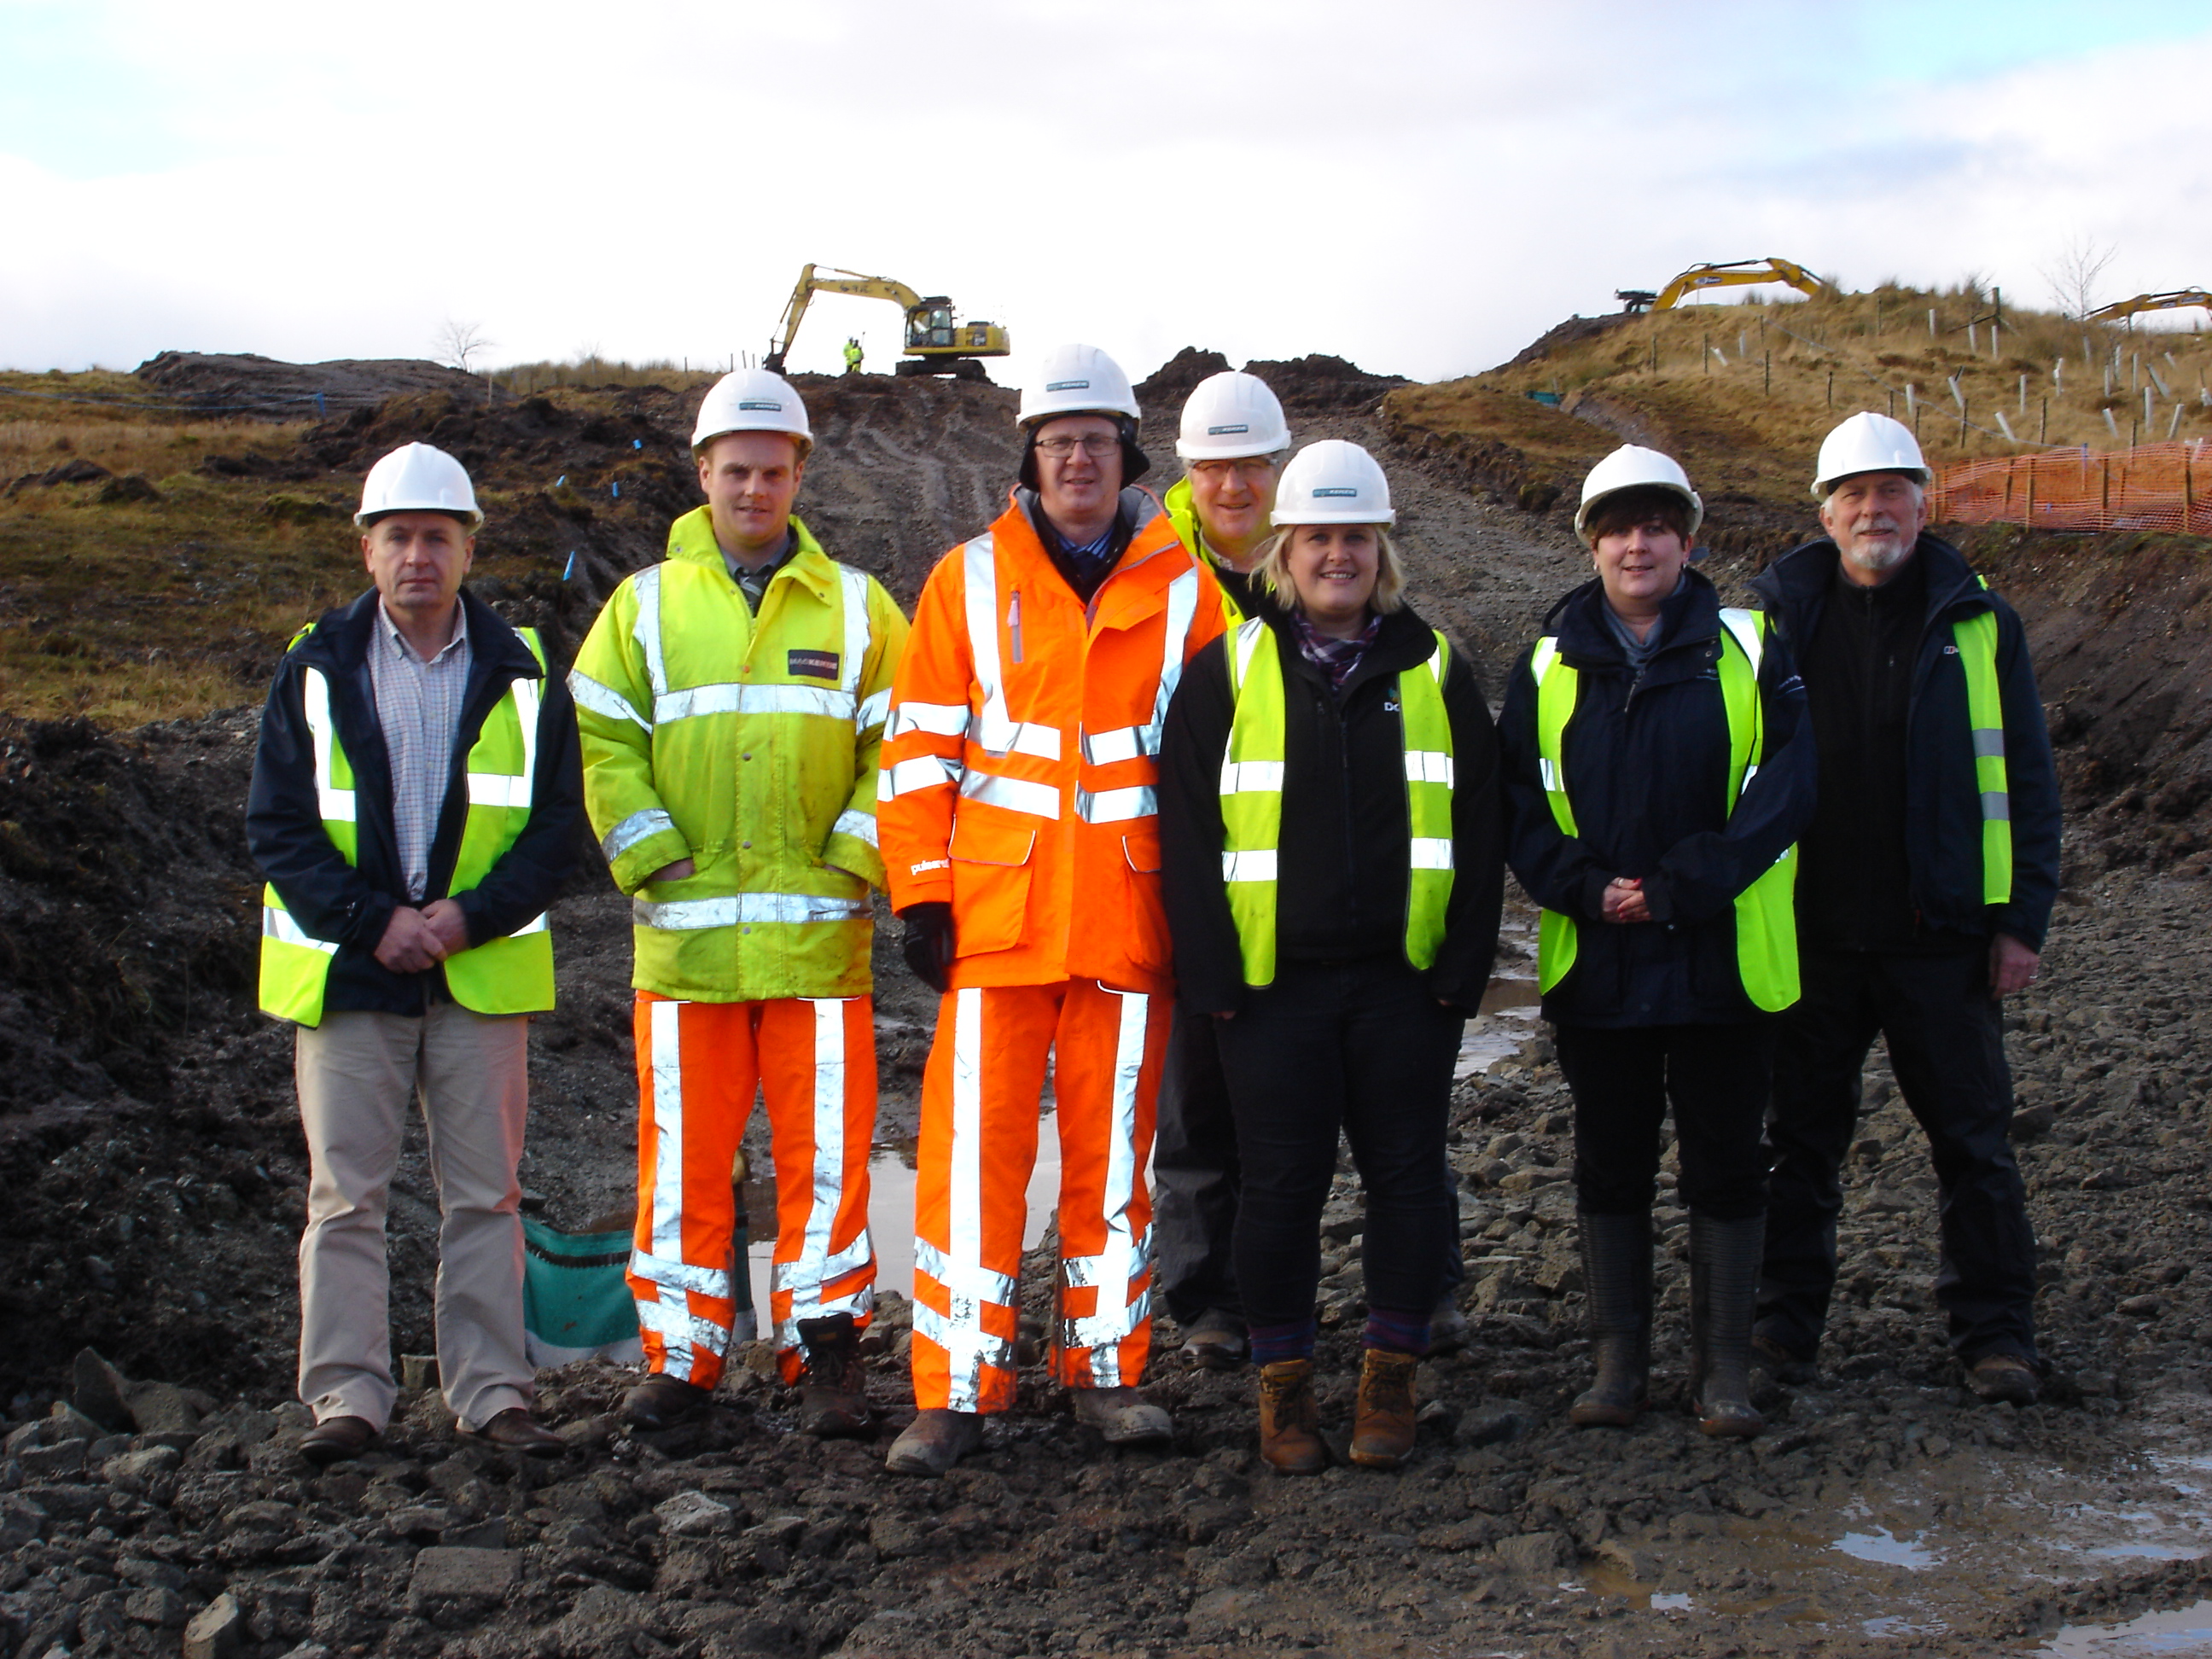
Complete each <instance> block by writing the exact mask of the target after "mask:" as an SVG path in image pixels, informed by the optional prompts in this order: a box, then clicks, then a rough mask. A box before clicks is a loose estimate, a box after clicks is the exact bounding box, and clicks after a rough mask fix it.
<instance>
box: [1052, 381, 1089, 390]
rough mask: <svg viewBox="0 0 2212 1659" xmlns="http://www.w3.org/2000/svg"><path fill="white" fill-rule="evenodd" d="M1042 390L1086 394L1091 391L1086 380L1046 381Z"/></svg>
mask: <svg viewBox="0 0 2212 1659" xmlns="http://www.w3.org/2000/svg"><path fill="white" fill-rule="evenodd" d="M1044 389H1045V390H1046V391H1047V392H1088V391H1090V390H1091V382H1090V381H1088V380H1048V381H1046V382H1045V387H1044Z"/></svg>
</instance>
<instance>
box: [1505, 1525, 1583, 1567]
mask: <svg viewBox="0 0 2212 1659" xmlns="http://www.w3.org/2000/svg"><path fill="white" fill-rule="evenodd" d="M1497 1553H1498V1565H1499V1566H1501V1567H1504V1568H1506V1569H1507V1570H1508V1571H1512V1572H1526V1573H1546V1572H1556V1571H1559V1569H1560V1568H1561V1567H1566V1566H1571V1565H1574V1559H1575V1547H1574V1544H1573V1542H1572V1541H1571V1540H1570V1539H1569V1538H1568V1537H1567V1535H1566V1534H1565V1533H1563V1532H1524V1533H1522V1534H1521V1535H1520V1536H1519V1537H1517V1538H1507V1539H1504V1540H1501V1541H1499V1543H1498V1552H1497Z"/></svg>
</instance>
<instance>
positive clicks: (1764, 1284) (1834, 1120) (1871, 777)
mask: <svg viewBox="0 0 2212 1659" xmlns="http://www.w3.org/2000/svg"><path fill="white" fill-rule="evenodd" d="M1928 477H1929V474H1928V469H1927V465H1926V464H1925V462H1924V461H1923V459H1922V457H1921V454H1920V449H1919V446H1918V445H1917V443H1915V442H1914V441H1913V438H1912V435H1911V432H1910V431H1908V430H1907V429H1906V428H1905V427H1904V426H1902V425H1900V424H1899V422H1895V421H1893V420H1889V419H1887V417H1885V416H1880V415H1874V414H1860V415H1855V416H1852V417H1851V418H1850V420H1848V421H1846V422H1844V423H1843V424H1842V425H1841V426H1839V427H1838V428H1836V429H1835V430H1834V431H1833V432H1832V433H1831V434H1830V435H1828V439H1827V441H1826V443H1824V444H1823V445H1822V446H1821V450H1820V468H1819V480H1818V482H1817V483H1815V485H1814V494H1815V495H1818V496H1819V497H1820V501H1821V506H1820V522H1821V525H1822V526H1823V528H1825V529H1826V532H1828V533H1827V535H1826V537H1825V538H1821V539H1820V540H1817V541H1813V542H1808V543H1807V544H1805V545H1803V546H1802V547H1799V548H1797V549H1796V550H1793V551H1791V552H1790V553H1787V554H1785V555H1784V556H1782V557H1781V558H1780V559H1778V560H1777V561H1776V562H1775V563H1774V564H1773V565H1772V566H1771V568H1769V569H1768V570H1767V571H1766V572H1765V574H1763V575H1761V576H1760V577H1759V579H1758V580H1756V581H1755V582H1753V589H1754V591H1755V592H1758V593H1759V594H1760V595H1761V596H1762V598H1763V599H1764V600H1765V605H1766V606H1767V609H1768V611H1769V614H1770V615H1771V616H1772V617H1774V618H1775V621H1776V623H1777V625H1778V629H1779V631H1780V632H1781V634H1782V635H1783V636H1784V638H1786V639H1787V640H1789V641H1790V647H1791V649H1792V651H1793V652H1794V653H1796V662H1797V667H1798V671H1799V672H1800V673H1801V674H1802V676H1803V677H1804V680H1805V685H1806V691H1807V696H1808V704H1809V708H1810V713H1811V717H1812V721H1813V727H1814V737H1815V740H1816V744H1817V747H1818V750H1819V754H1820V792H1819V799H1820V805H1819V807H1818V809H1817V811H1815V814H1814V821H1813V824H1812V827H1811V828H1810V829H1808V830H1807V832H1806V833H1805V836H1804V837H1803V839H1802V842H1801V843H1800V853H1801V856H1802V866H1801V869H1800V872H1799V875H1798V881H1797V912H1798V935H1799V947H1800V960H1801V969H1802V976H1803V986H1804V996H1803V1000H1802V1001H1800V1002H1799V1003H1798V1005H1797V1006H1796V1007H1795V1008H1793V1009H1792V1010H1790V1012H1789V1013H1788V1014H1787V1015H1786V1016H1785V1017H1784V1028H1783V1036H1782V1043H1781V1048H1780V1051H1779V1053H1778V1055H1777V1057H1776V1062H1775V1071H1774V1085H1775V1086H1774V1098H1773V1103H1772V1106H1771V1111H1770V1115H1769V1123H1768V1133H1769V1135H1770V1137H1771V1139H1772V1141H1773V1145H1774V1154H1775V1163H1774V1169H1773V1174H1772V1176H1771V1180H1770V1182H1769V1187H1768V1198H1767V1220H1766V1249H1765V1264H1764V1267H1763V1269H1762V1273H1761V1279H1760V1286H1759V1332H1758V1336H1757V1338H1756V1339H1755V1340H1756V1342H1757V1345H1758V1346H1759V1349H1760V1351H1761V1352H1762V1353H1763V1354H1764V1355H1765V1358H1766V1359H1767V1360H1768V1362H1769V1363H1770V1364H1772V1365H1773V1366H1774V1368H1775V1369H1776V1370H1777V1371H1778V1374H1780V1375H1781V1376H1783V1377H1784V1380H1791V1379H1793V1378H1802V1377H1803V1376H1807V1375H1808V1374H1809V1367H1810V1365H1811V1364H1812V1361H1813V1359H1814V1355H1815V1353H1816V1351H1817V1349H1818V1346H1819V1343H1820V1334H1821V1329H1822V1327H1823V1325H1824V1324H1825V1323H1826V1317H1827V1311H1828V1302H1829V1297H1830V1295H1831V1293H1832V1290H1833V1288H1834V1285H1835V1279H1836V1217H1837V1213H1838V1210H1839V1209H1840V1208H1841V1206H1842V1193H1841V1190H1840V1188H1839V1187H1838V1169H1839V1167H1840V1165H1841V1164H1842V1161H1843V1157H1844V1152H1845V1150H1846V1149H1847V1148H1848V1147H1849V1146H1850V1141H1851V1137H1852V1134H1853V1133H1854V1132H1855V1129H1856V1127H1857V1115H1858V1103H1859V1077H1860V1070H1861V1067H1862V1066H1863V1064H1864V1061H1865V1059H1866V1054H1867V1050H1868V1048H1869V1047H1870V1046H1871V1044H1872V1042H1873V1041H1874V1038H1875V1036H1876V1035H1877V1034H1880V1035H1881V1036H1883V1037H1885V1038H1886V1039H1887V1043H1888V1047H1889V1054H1890V1059H1891V1063H1892V1064H1893V1066H1895V1068H1896V1074H1897V1083H1898V1087H1899V1091H1901V1092H1902V1093H1903V1095H1904V1097H1905V1104H1906V1105H1907V1106H1908V1107H1909V1108H1911V1111H1912V1113H1913V1115H1914V1116H1915V1117H1916V1118H1917V1119H1918V1120H1919V1121H1920V1125H1921V1127H1922V1128H1923V1130H1924V1131H1925V1132H1926V1133H1927V1136H1928V1140H1929V1150H1930V1152H1931V1153H1932V1155H1933V1159H1934V1163H1935V1168H1936V1181H1937V1183H1938V1187H1939V1189H1940V1193H1941V1225H1942V1263H1941V1267H1940V1269H1939V1271H1938V1273H1937V1275H1936V1301H1937V1303H1938V1304H1940V1305H1941V1306H1942V1310H1943V1312H1944V1315H1945V1317H1946V1321H1947V1323H1948V1335H1949V1340H1950V1342H1951V1346H1952V1348H1953V1350H1954V1352H1956V1353H1957V1354H1958V1356H1959V1358H1960V1363H1961V1364H1962V1365H1963V1366H1964V1367H1965V1368H1966V1374H1967V1379H1968V1382H1969V1384H1970V1385H1971V1386H1972V1389H1973V1390H1974V1392H1975V1393H1976V1394H1977V1395H1980V1396H1981V1397H1982V1398H1983V1399H1984V1400H1990V1401H1996V1400H2009V1401H2015V1402H2019V1403H2026V1402H2028V1401H2033V1399H2034V1398H2035V1393H2036V1386H2037V1376H2038V1368H2039V1359H2038V1358H2037V1353H2036V1346H2035V1329H2034V1313H2033V1301H2034V1294H2035V1240H2034V1236H2033V1231H2031V1229H2030V1227H2029V1225H2028V1220H2027V1197H2026V1193H2025V1190H2024V1188H2022V1185H2021V1176H2020V1170H2019V1166H2018V1164H2016V1162H2015V1159H2014V1158H2013V1153H2012V1148H2011V1144H2010V1138H2009V1131H2010V1127H2011V1122H2012V1079H2011V1076H2010V1074H2009V1073H2008V1071H2007V1069H2006V1066H2005V1059H2004V1048H2003V1042H2002V1027H2001V1024H2000V1021H1999V1002H2000V1000H2001V999H2002V998H2003V997H2005V996H2008V995H2010V994H2012V993H2014V992H2016V991H2019V990H2021V989H2022V988H2023V987H2026V986H2027V983H2028V982H2029V981H2031V980H2032V979H2033V977H2034V976H2035V970H2036V963H2037V958H2038V954H2039V952H2040V951H2041V950H2042V948H2043V940H2044V933H2045V928H2046V927H2048V926H2049V925H2050V921H2051V904H2052V902H2053V901H2054V900H2055V899H2056V897H2057V890H2058V842H2059V802H2058V789H2057V776H2056V774H2055V771H2054V769H2053V767H2052V764H2051V740H2050V736H2049V733H2048V732H2047V731H2046V730H2045V725H2044V719H2043V705H2042V702H2040V700H2039V698H2038V696H2037V695H2036V689H2035V672H2034V669H2033V666H2032V665H2031V664H2030V663H2029V661H2028V653H2027V638H2026V635H2025V633H2024V632H2023V630H2022V629H2021V623H2020V618H2019V617H2018V616H2017V615H2015V613H2014V611H2013V609H2012V607H2011V606H2010V605H2007V604H2006V603H2005V602H2004V601H2003V600H2002V599H1999V598H1998V597H1997V596H1996V594H1994V593H1992V592H1990V591H1989V589H1988V588H1987V586H1985V585H1984V583H1983V582H1982V580H1980V578H1978V576H1977V575H1976V574H1974V572H1973V571H1972V569H1971V568H1968V566H1967V564H1966V560H1965V559H1964V558H1963V557H1961V556H1960V554H1959V552H1958V551H1957V550H1955V549H1954V548H1953V547H1951V546H1950V545H1948V544H1947V543H1945V542H1942V541H1941V540H1939V539H1937V538H1936V537H1933V536H1929V535H1927V534H1925V533H1924V532H1923V526H1924V524H1925V522H1926V517H1927V508H1926V495H1925V489H1926V484H1927V482H1928Z"/></svg>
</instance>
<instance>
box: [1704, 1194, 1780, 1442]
mask: <svg viewBox="0 0 2212 1659" xmlns="http://www.w3.org/2000/svg"><path fill="white" fill-rule="evenodd" d="M1765 1242H1766V1218H1765V1216H1763V1215H1755V1216H1753V1217H1752V1218H1750V1219H1748V1220H1747V1221H1721V1220H1717V1219H1716V1218H1713V1217H1711V1216H1709V1215H1700V1214H1699V1213H1698V1212H1696V1211H1695V1210H1692V1211H1691V1212H1690V1397H1691V1399H1692V1400H1693V1401H1696V1403H1697V1410H1698V1426H1699V1428H1701V1429H1703V1430H1704V1431H1705V1432H1706V1433H1707V1434H1711V1435H1725V1436H1729V1437H1734V1438H1735V1439H1739V1440H1748V1439H1750V1438H1751V1437H1752V1436H1753V1435H1755V1434H1757V1433H1758V1432H1759V1431H1760V1430H1761V1429H1764V1428H1765V1426H1766V1419H1765V1418H1764V1417H1761V1416H1760V1415H1759V1412H1758V1409H1757V1408H1756V1407H1753V1405H1752V1403H1751V1325H1752V1319H1753V1315H1754V1313H1755V1312H1756V1310H1757V1308H1758V1303H1759V1253H1760V1250H1761V1249H1762V1248H1763V1247H1764V1246H1765Z"/></svg>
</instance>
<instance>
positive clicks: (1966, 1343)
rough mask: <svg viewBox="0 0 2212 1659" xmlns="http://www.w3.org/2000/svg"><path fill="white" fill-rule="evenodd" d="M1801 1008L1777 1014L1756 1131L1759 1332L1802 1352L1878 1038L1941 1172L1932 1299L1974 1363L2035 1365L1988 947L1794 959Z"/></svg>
mask: <svg viewBox="0 0 2212 1659" xmlns="http://www.w3.org/2000/svg"><path fill="white" fill-rule="evenodd" d="M1799 971H1800V972H1801V974H1802V976H1803V980H1804V987H1805V995H1804V1000H1802V1001H1801V1002H1799V1003H1798V1005H1797V1006H1796V1007H1795V1008H1792V1009H1791V1010H1790V1011H1789V1012H1788V1013H1786V1014H1784V1016H1783V1017H1782V1020H1783V1025H1782V1043H1781V1047H1780V1048H1779V1050H1778V1052H1777V1054H1776V1058H1775V1071H1774V1103H1773V1106H1772V1108H1771V1112H1770V1115H1769V1121H1768V1126H1767V1133H1768V1134H1769V1136H1770V1137H1771V1139H1772V1140H1773V1142H1774V1153H1775V1158H1774V1174H1773V1177H1772V1179H1771V1182H1769V1184H1768V1188H1767V1211H1766V1261H1765V1267H1764V1268H1763V1269H1762V1271H1761V1273H1760V1277H1759V1331H1760V1333H1761V1334H1764V1335H1766V1336H1769V1337H1771V1338H1772V1339H1773V1340H1776V1341H1777V1342H1779V1343H1780V1344H1782V1346H1784V1347H1786V1348H1788V1349H1790V1350H1791V1351H1792V1352H1797V1353H1802V1354H1810V1353H1812V1352H1814V1350H1815V1349H1816V1348H1817V1347H1818V1346H1819V1344H1820V1332H1821V1328H1822V1327H1823V1326H1824V1325H1826V1322H1827V1317H1828V1298H1829V1297H1830V1295H1831V1293H1832V1291H1833V1290H1834V1288H1835V1283H1836V1215H1837V1212H1838V1211H1839V1210H1840V1209H1841V1208H1842V1207H1843V1190H1842V1188H1841V1187H1840V1186H1839V1185H1838V1181H1837V1172H1838V1170H1839V1169H1840V1168H1841V1167H1842V1164H1843V1160H1844V1152H1846V1151H1847V1150H1848V1149H1849V1148H1850V1144H1851V1136H1852V1134H1853V1133H1855V1131H1856V1130H1857V1126H1858V1114H1859V1070H1860V1067H1861V1066H1863V1065H1864V1064H1865V1061H1866V1056H1867V1050H1868V1048H1869V1047H1870V1046H1871V1045H1872V1044H1873V1042H1874V1039H1875V1034H1876V1033H1880V1034H1881V1036H1884V1037H1886V1038H1887V1040H1888V1043H1889V1059H1890V1064H1891V1066H1893V1067H1894V1068H1895V1070H1896V1073H1897V1086H1898V1090H1899V1092H1900V1093H1902V1094H1903V1095H1904V1097H1905V1105H1906V1106H1908V1107H1909V1108H1911V1111H1912V1115H1913V1116H1914V1117H1916V1118H1917V1119H1919V1121H1920V1127H1921V1128H1922V1129H1923V1131H1924V1132H1925V1133H1926V1134H1927V1136H1928V1146H1929V1152H1930V1153H1931V1154H1932V1156H1933V1158H1934V1161H1935V1165H1936V1188H1937V1191H1938V1194H1939V1201H1940V1206H1941V1208H1940V1216H1941V1220H1942V1256H1941V1260H1940V1265H1939V1267H1938V1268H1937V1271H1936V1303H1937V1305H1939V1306H1940V1307H1941V1308H1942V1310H1943V1312H1944V1315H1945V1318H1946V1322H1947V1324H1948V1334H1949V1337H1950V1341H1951V1346H1952V1347H1953V1348H1954V1350H1956V1351H1957V1352H1958V1353H1959V1355H1960V1358H1963V1359H1966V1360H1967V1361H1969V1362H1971V1361H1972V1360H1975V1359H1978V1358H1981V1357H1982V1356H1984V1354H1990V1353H2010V1354H2017V1355H2018V1356H2020V1357H2021V1358H2023V1359H2027V1360H2030V1361H2033V1360H2034V1359H2035V1358H2036V1352H2035V1236H2034V1233H2033V1230H2032V1229H2030V1227H2029V1225H2028V1221H2027V1192H2026V1190H2025V1189H2024V1188H2022V1186H2021V1178H2020V1165H2019V1164H2018V1163H2016V1162H2015V1159H2014V1158H2013V1152H2012V1142H2011V1139H2010V1133H2011V1128H2012V1074H2011V1073H2009V1072H2008V1071H2007V1070H2006V1068H2005V1059H2004V1043H2003V1038H2002V1027H2001V1025H2000V1024H1999V1023H1998V1008H1997V1004H1996V1002H1995V1001H1993V1000H1991V999H1990V985H1989V955H1988V952H1987V951H1986V950H1984V949H1982V948H1979V947H1978V948H1976V949H1974V950H1972V951H1949V952H1946V953H1944V954H1942V955H1941V956H1908V955H1904V954H1896V953H1887V952H1872V951H1813V950H1807V951H1803V952H1802V957H1801V961H1800V967H1799Z"/></svg>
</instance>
